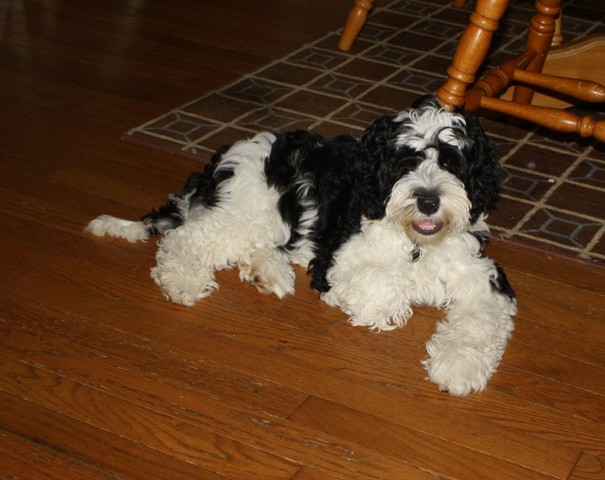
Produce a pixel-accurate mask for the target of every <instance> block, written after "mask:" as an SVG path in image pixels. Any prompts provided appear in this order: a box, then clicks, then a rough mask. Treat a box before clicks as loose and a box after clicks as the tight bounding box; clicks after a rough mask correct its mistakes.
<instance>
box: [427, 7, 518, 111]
mask: <svg viewBox="0 0 605 480" xmlns="http://www.w3.org/2000/svg"><path fill="white" fill-rule="evenodd" d="M507 7H508V0H478V1H477V6H476V7H475V11H474V12H473V13H472V14H471V20H470V23H469V25H468V26H467V27H466V30H465V31H464V33H463V34H462V38H461V39H460V42H459V43H458V47H457V49H456V53H455V54H454V60H453V61H452V64H451V65H450V67H449V68H448V69H447V73H448V76H449V77H448V79H447V81H446V82H445V84H443V85H442V86H441V87H440V88H439V90H437V97H438V98H439V101H440V102H441V104H442V105H443V107H444V108H446V109H450V110H453V109H454V108H456V107H462V106H463V105H464V104H465V101H466V100H465V94H466V90H467V88H468V86H469V85H471V84H473V83H474V82H475V77H476V73H477V70H478V69H479V67H480V66H481V64H482V63H483V61H484V60H485V56H486V55H487V51H488V49H489V46H490V43H491V41H492V38H493V36H494V32H495V31H496V30H497V29H498V26H499V22H500V19H501V18H502V16H503V15H504V12H505V11H506V9H507ZM478 107H479V105H467V108H469V109H471V110H473V109H476V108H478Z"/></svg>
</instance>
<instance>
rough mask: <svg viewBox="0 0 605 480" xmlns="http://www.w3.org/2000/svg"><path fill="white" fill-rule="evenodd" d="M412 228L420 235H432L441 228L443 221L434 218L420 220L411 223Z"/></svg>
mask: <svg viewBox="0 0 605 480" xmlns="http://www.w3.org/2000/svg"><path fill="white" fill-rule="evenodd" d="M412 228H413V229H414V230H416V231H417V232H418V233H420V234H421V235H434V234H436V233H437V232H439V231H440V230H441V229H442V228H443V223H442V222H436V221H435V220H421V221H419V222H414V223H412Z"/></svg>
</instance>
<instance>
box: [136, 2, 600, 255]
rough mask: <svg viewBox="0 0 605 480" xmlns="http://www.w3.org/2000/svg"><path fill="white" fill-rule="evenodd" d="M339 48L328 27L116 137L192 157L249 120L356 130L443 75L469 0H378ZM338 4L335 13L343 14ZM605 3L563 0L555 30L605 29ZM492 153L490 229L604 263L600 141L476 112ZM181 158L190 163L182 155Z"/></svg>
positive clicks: (514, 15)
mask: <svg viewBox="0 0 605 480" xmlns="http://www.w3.org/2000/svg"><path fill="white" fill-rule="evenodd" d="M377 3H378V7H377V8H376V9H375V10H374V11H373V12H372V14H371V16H370V21H369V23H368V24H367V25H366V27H365V29H364V30H363V32H362V34H361V36H360V37H359V38H358V39H357V41H356V43H355V45H354V47H353V49H352V51H351V52H350V53H349V54H345V53H342V52H340V51H339V50H338V49H337V48H336V44H337V40H338V36H339V32H332V33H330V34H328V35H326V36H324V37H322V38H319V39H317V40H316V41H315V42H313V43H311V44H308V45H304V46H303V47H301V48H300V49H299V50H296V51H294V52H292V53H291V54H289V55H287V56H285V57H284V58H281V59H279V60H277V61H274V62H273V63H271V64H269V65H267V66H265V67H263V68H262V69H260V70H258V71H256V72H253V73H252V74H249V75H246V76H244V77H242V78H241V79H239V80H238V81H236V82H234V83H233V84H231V85H227V86H225V87H224V88H222V89H220V90H218V91H215V92H212V93H209V94H207V95H204V96H202V97H200V98H196V99H194V100H192V101H191V102H189V103H187V104H186V105H182V106H180V107H177V108H175V109H174V110H172V111H170V112H167V113H166V114H165V115H162V116H161V117H159V118H156V119H153V120H151V121H149V122H148V123H146V124H144V125H142V126H139V127H137V128H134V129H133V130H132V131H130V132H128V134H127V135H126V138H128V139H130V140H133V141H137V142H142V143H145V144H147V145H150V146H152V147H155V148H164V149H168V150H170V151H174V152H178V153H180V154H186V155H190V156H191V157H192V158H193V159H196V158H199V159H206V158H208V152H211V151H213V150H214V149H215V148H217V147H219V146H221V145H223V144H228V143H232V142H234V141H235V140H238V139H240V138H243V137H249V136H250V135H251V134H253V133H255V132H258V131H260V130H265V129H269V130H292V129H298V128H305V129H312V130H315V131H318V132H319V133H322V134H325V135H332V134H341V133H355V134H359V133H361V132H362V131H363V129H364V128H365V127H366V126H367V125H368V123H369V122H370V121H371V120H372V119H373V118H374V117H376V116H377V115H379V114H383V113H388V112H394V111H398V110H401V109H404V108H406V107H408V106H409V105H410V104H411V103H412V102H413V101H414V100H415V99H416V98H418V97H419V96H420V95H422V94H425V93H430V92H434V91H435V90H436V89H437V88H438V87H439V85H441V83H442V82H443V81H444V72H445V71H446V68H447V66H448V65H449V62H450V59H451V57H452V55H453V52H454V49H455V46H456V41H457V38H458V37H459V36H460V34H461V33H462V31H463V29H464V27H465V26H466V24H467V21H468V17H469V12H470V11H471V8H472V6H473V4H474V2H471V1H469V2H467V6H466V8H464V9H457V8H454V7H453V6H452V5H451V3H453V2H451V3H450V2H448V1H444V0H432V1H420V0H395V1H390V2H380V1H379V2H377ZM511 3H512V6H511V7H510V8H509V11H508V12H507V17H506V19H505V21H504V22H503V26H502V28H501V29H500V31H499V32H498V35H497V37H496V38H495V39H494V42H493V45H492V50H491V52H490V55H489V61H490V63H491V64H493V65H497V64H498V63H499V60H500V59H501V58H503V56H504V55H506V54H510V53H514V52H517V51H519V49H520V48H521V47H522V45H523V35H524V31H525V29H526V25H527V21H528V18H529V17H530V16H531V14H532V11H533V10H532V2H528V1H522V0H516V1H513V2H511ZM345 14H346V12H343V18H344V16H345ZM604 20H605V3H603V2H594V1H590V0H569V1H566V3H565V22H564V32H563V33H564V37H565V41H566V42H568V41H572V40H575V39H579V38H583V37H585V36H588V35H592V34H596V33H605V25H604ZM484 126H485V128H486V130H487V131H488V133H489V134H490V137H491V138H492V140H493V142H494V143H495V144H496V146H497V148H498V150H499V152H500V155H501V161H502V165H503V167H504V169H503V170H504V172H503V191H502V197H501V199H500V201H499V203H498V205H497V207H496V209H495V210H494V211H493V212H492V214H491V215H490V217H489V223H490V225H491V226H492V231H493V234H494V235H496V236H501V237H506V238H510V239H516V240H520V241H522V242H523V243H529V244H533V245H537V246H539V247H541V248H548V249H553V250H554V251H560V252H564V253H567V254H572V255H576V256H579V257H581V258H584V259H589V260H591V261H595V262H600V263H605V226H604V220H605V215H604V214H603V205H604V204H605V147H604V146H603V145H602V144H596V143H594V142H591V141H586V140H579V141H578V138H577V137H575V136H567V135H561V134H553V133H550V132H548V133H547V132H541V131H539V130H538V129H534V130H531V129H524V128H520V127H512V126H509V125H507V124H505V123H502V122H499V121H494V120H484ZM192 168H196V167H195V165H192Z"/></svg>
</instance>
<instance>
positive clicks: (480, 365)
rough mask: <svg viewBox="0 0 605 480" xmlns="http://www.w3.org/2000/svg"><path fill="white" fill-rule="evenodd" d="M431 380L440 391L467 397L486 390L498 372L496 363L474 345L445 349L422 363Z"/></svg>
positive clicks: (434, 353)
mask: <svg viewBox="0 0 605 480" xmlns="http://www.w3.org/2000/svg"><path fill="white" fill-rule="evenodd" d="M422 363H423V364H424V366H425V368H426V370H427V373H428V377H429V380H430V381H431V382H432V383H434V384H436V385H437V386H438V387H439V389H440V390H444V391H447V392H449V393H451V394H452V395H457V396H464V395H468V394H469V393H471V392H472V391H475V392H478V391H481V390H483V389H484V388H485V386H486V385H487V381H488V380H489V378H490V377H491V376H492V374H493V373H494V371H495V367H494V366H492V363H493V362H490V359H488V358H486V356H485V355H484V354H483V353H482V352H480V351H479V350H478V349H476V348H474V347H472V346H464V345H457V346H451V347H449V348H445V349H443V350H440V351H438V352H433V355H432V356H430V357H429V358H427V359H426V360H424V361H423V362H422Z"/></svg>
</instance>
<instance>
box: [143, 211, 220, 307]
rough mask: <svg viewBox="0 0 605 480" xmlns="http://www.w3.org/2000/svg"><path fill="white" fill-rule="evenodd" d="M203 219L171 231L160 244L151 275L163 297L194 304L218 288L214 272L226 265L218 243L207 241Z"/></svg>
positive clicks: (181, 302) (183, 303)
mask: <svg viewBox="0 0 605 480" xmlns="http://www.w3.org/2000/svg"><path fill="white" fill-rule="evenodd" d="M200 225H201V224H200V222H191V223H185V224H184V225H182V226H180V227H178V228H176V229H174V230H171V231H169V232H167V233H166V235H165V236H164V237H163V238H162V239H161V240H160V242H159V243H158V246H159V248H158V252H157V254H156V262H157V264H156V266H155V267H154V268H152V269H151V277H152V278H153V279H154V281H155V283H157V284H158V285H159V287H160V288H161V290H162V293H163V294H164V296H165V297H166V298H167V299H168V300H170V301H172V302H174V303H179V304H181V305H186V306H193V305H194V304H195V303H196V302H197V301H198V300H200V299H202V298H204V297H206V296H208V295H210V294H211V293H212V292H213V291H214V290H216V289H217V288H218V285H217V284H216V282H215V281H214V272H215V270H217V269H220V268H224V267H225V266H226V264H227V263H228V261H227V259H225V258H222V259H221V258H220V257H221V255H220V248H217V247H216V244H217V243H218V242H216V241H215V242H212V241H210V240H208V238H207V235H205V234H204V233H205V232H204V231H203V229H202V228H200Z"/></svg>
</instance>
